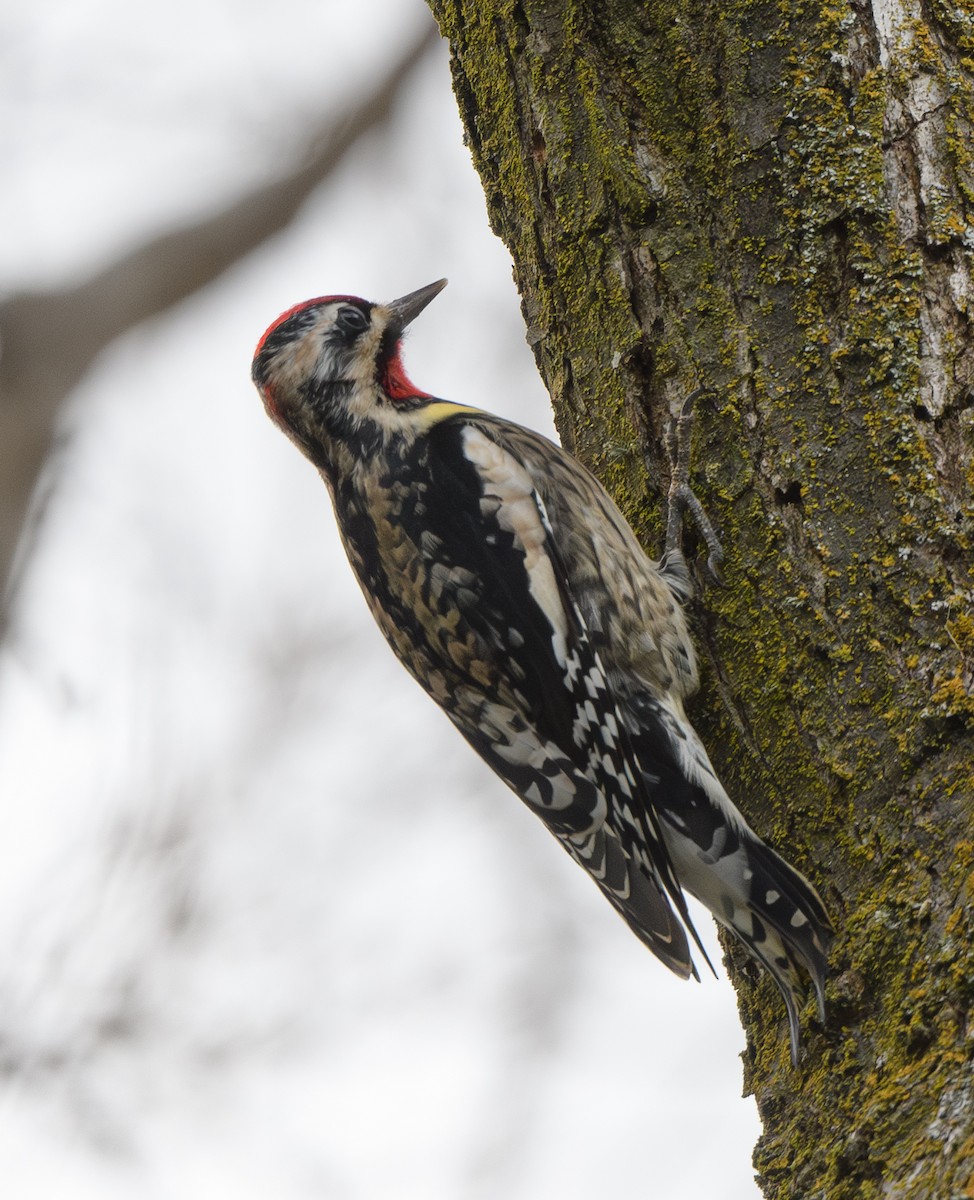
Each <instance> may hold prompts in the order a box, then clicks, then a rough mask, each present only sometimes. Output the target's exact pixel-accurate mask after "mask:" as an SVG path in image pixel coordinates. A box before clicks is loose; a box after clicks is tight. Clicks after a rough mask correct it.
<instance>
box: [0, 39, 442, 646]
mask: <svg viewBox="0 0 974 1200" xmlns="http://www.w3.org/2000/svg"><path fill="white" fill-rule="evenodd" d="M438 40H439V39H438V34H437V30H436V26H435V25H434V24H433V23H432V21H427V22H424V24H423V26H422V29H421V32H420V33H419V36H417V37H416V38H415V39H414V40H413V41H412V42H410V43H409V44H408V45H407V48H406V51H405V53H404V54H403V55H402V56H401V58H399V60H398V61H397V62H396V63H395V64H394V65H393V66H392V68H391V70H389V71H388V73H387V74H385V75H384V76H382V77H381V78H380V79H379V82H378V83H377V84H376V86H375V87H373V88H372V90H371V91H370V92H368V93H367V94H366V95H365V96H364V97H363V98H361V99H359V100H357V102H356V103H354V104H353V105H350V106H349V108H348V109H347V111H345V112H343V113H342V114H341V115H340V116H338V117H337V118H330V119H329V120H327V121H325V122H323V123H322V124H321V126H320V127H319V128H318V130H317V131H315V132H314V133H313V135H312V137H311V138H310V140H309V145H308V149H307V151H306V152H305V154H304V156H303V157H302V158H301V160H300V161H299V162H298V164H297V165H296V166H295V167H293V168H292V169H291V170H289V171H288V172H287V173H286V174H284V175H281V176H280V177H279V178H277V179H274V180H272V181H271V182H269V183H262V184H260V185H258V186H257V187H255V188H254V189H253V190H252V191H250V192H249V193H247V194H246V195H244V196H241V197H239V198H237V199H234V200H233V201H232V202H231V203H230V204H228V205H226V207H224V208H221V209H219V210H218V211H216V212H211V213H210V214H208V215H207V216H204V217H203V218H202V219H200V220H198V221H194V222H192V223H190V224H187V225H184V226H183V227H182V228H179V229H175V230H173V231H171V232H169V233H164V234H161V235H158V236H155V237H152V238H150V239H149V240H148V241H146V242H144V243H142V244H141V245H139V246H137V247H136V248H135V249H134V250H131V251H130V252H128V253H127V254H124V255H122V256H121V257H120V258H117V259H116V260H115V261H114V262H112V263H109V265H108V266H106V267H104V268H102V269H101V270H99V271H96V272H95V274H93V275H91V276H90V277H89V278H87V279H84V280H83V281H82V282H81V283H78V284H74V285H72V286H68V287H64V288H57V289H53V290H48V291H42V292H24V293H21V294H19V295H14V296H11V297H9V298H8V299H6V300H4V301H3V302H2V303H0V597H2V604H3V608H2V610H0V632H2V631H3V630H4V628H5V624H6V621H5V614H6V612H7V611H8V609H9V605H10V603H11V601H12V598H13V593H14V591H15V590H16V578H17V575H18V574H19V573H20V570H21V569H22V566H23V564H24V562H25V561H26V559H27V557H28V556H29V552H30V547H31V545H32V543H33V541H34V539H35V537H36V534H37V530H38V527H39V525H40V522H41V520H42V517H43V513H44V510H45V504H44V502H43V498H42V497H41V496H39V495H37V494H36V489H37V483H38V480H39V478H40V475H41V471H42V469H43V467H44V464H45V462H46V461H47V458H48V455H49V454H50V452H51V449H52V447H53V445H54V441H55V433H56V429H57V424H58V415H59V413H60V411H61V407H62V404H63V402H64V400H65V398H66V397H67V396H68V395H69V394H70V392H71V391H72V389H73V388H74V387H75V386H76V385H77V384H78V382H79V381H80V380H81V378H82V377H83V376H84V373H85V372H86V371H87V369H88V367H89V366H90V365H91V363H92V361H93V360H94V359H95V357H96V356H97V355H98V353H99V352H100V351H101V350H102V349H104V347H105V346H107V345H108V344H109V343H110V342H111V341H113V340H114V339H115V338H117V337H119V336H120V335H121V334H122V333H124V332H125V331H126V330H128V329H130V328H131V327H132V326H134V325H136V324H138V323H139V322H140V321H145V320H147V319H149V318H150V317H154V316H157V315H158V314H159V313H161V312H163V311H165V310H166V309H167V308H169V307H171V306H172V305H174V304H176V303H177V302H178V301H180V300H183V299H185V298H186V297H187V296H189V295H191V294H192V293H193V292H195V291H197V290H198V289H200V288H202V287H203V286H205V285H206V284H208V283H210V282H211V281H212V280H214V279H216V278H217V276H219V275H220V274H221V273H222V272H224V271H225V270H227V269H228V268H229V267H231V266H232V265H233V264H234V263H235V262H237V261H238V260H239V259H240V258H242V257H243V256H244V255H245V254H247V253H248V252H249V251H251V250H253V249H254V248H255V247H256V246H258V245H259V244H260V243H261V242H262V241H264V240H265V239H266V238H268V237H270V236H271V235H272V234H274V233H276V232H278V231H279V230H281V229H283V228H284V227H285V226H286V225H287V224H288V223H289V222H290V221H291V220H292V218H293V217H294V216H295V214H296V213H297V212H298V210H299V209H300V207H301V205H302V204H303V203H304V201H305V200H306V199H307V197H308V196H309V194H310V193H311V192H312V191H314V189H315V188H317V187H318V186H319V184H321V183H322V182H323V181H324V180H326V179H327V178H328V176H329V175H330V174H331V173H332V172H333V171H334V170H335V168H336V167H337V166H338V165H339V164H340V163H341V161H342V160H343V158H344V157H345V155H346V154H347V153H348V151H349V150H350V149H351V148H352V147H353V146H354V145H355V144H356V143H357V142H358V141H359V140H360V139H362V138H363V137H365V136H366V135H367V134H369V133H371V132H373V131H374V130H376V129H377V128H378V127H380V126H382V125H383V124H385V123H386V122H387V121H388V120H389V118H390V116H391V114H392V113H393V112H394V110H395V107H396V102H397V100H398V98H399V97H400V95H401V93H402V90H403V88H404V87H405V85H406V84H407V83H408V82H409V80H410V79H411V78H412V77H413V75H414V73H415V72H416V70H417V68H418V67H419V65H420V63H421V62H422V61H423V59H424V58H425V56H426V55H427V53H428V52H429V50H430V49H431V48H432V47H433V46H434V45H435V44H436V43H437V41H438ZM32 496H33V497H35V502H34V504H33V505H32V504H31V497H32ZM15 555H16V565H15Z"/></svg>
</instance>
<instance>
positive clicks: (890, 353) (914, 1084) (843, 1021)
mask: <svg viewBox="0 0 974 1200" xmlns="http://www.w3.org/2000/svg"><path fill="white" fill-rule="evenodd" d="M430 3H431V7H432V8H433V11H434V13H435V15H436V17H437V19H438V21H439V23H440V27H441V31H442V32H443V33H444V34H445V35H446V36H447V37H448V38H449V39H450V43H451V47H452V61H453V70H454V82H455V89H456V93H457V96H458V99H459V104H460V109H461V112H462V115H463V119H464V122H465V125H466V130H467V135H468V139H469V144H470V148H471V150H472V153H473V157H474V161H475V163H476V165H477V168H478V169H479V171H480V174H481V176H482V178H483V182H484V187H485V190H486V195H487V202H488V207H489V211H490V214H491V219H492V221H493V223H494V227H495V229H496V231H497V233H498V234H499V235H500V236H501V237H502V238H503V239H504V241H505V242H506V243H507V245H508V246H509V247H510V250H511V252H512V254H513V257H514V263H515V272H516V277H517V282H518V286H519V288H520V292H521V296H522V298H523V308H524V314H525V317H526V321H527V325H528V336H529V340H530V342H531V344H532V345H533V347H534V350H535V354H536V357H537V361H538V365H539V367H540V369H541V372H542V374H543V376H544V378H545V380H546V382H547V384H548V386H549V388H550V390H551V394H552V398H553V401H554V405H555V411H556V415H557V422H558V426H559V429H560V432H561V435H562V437H563V439H564V441H565V443H566V444H567V445H568V446H569V447H570V448H572V449H573V450H574V451H575V452H576V453H577V454H578V455H579V456H580V457H581V458H582V459H583V460H584V461H586V462H587V463H588V464H589V465H590V466H592V467H593V468H594V469H595V470H596V471H597V472H598V474H599V475H600V476H601V477H602V479H603V480H604V481H606V482H607V483H608V484H609V486H610V487H611V488H612V490H613V491H614V493H615V495H616V497H617V498H618V499H619V501H620V502H621V504H622V506H623V508H624V510H625V511H626V512H627V514H628V516H629V517H630V518H631V519H632V520H633V523H634V524H635V526H636V528H637V529H638V530H639V531H640V532H641V533H642V534H643V535H645V537H646V542H647V545H648V546H650V547H651V548H652V547H654V546H655V547H658V545H659V537H660V533H661V511H662V505H661V503H660V498H661V494H662V492H663V491H664V490H665V487H666V484H667V480H668V463H667V459H666V454H665V449H664V447H665V437H664V433H665V427H666V423H667V416H668V414H669V413H670V412H671V411H672V410H673V409H674V408H675V406H676V405H677V403H678V402H679V400H680V399H681V398H682V397H683V396H684V395H686V394H687V393H688V392H689V391H690V390H691V389H692V388H694V387H696V386H698V385H700V384H707V385H709V386H711V387H713V388H714V389H715V396H714V398H713V399H712V401H711V402H709V403H707V402H702V403H701V405H700V407H699V409H698V414H697V437H696V445H695V454H694V462H695V473H696V479H695V483H696V485H697V489H698V494H700V495H701V497H702V498H703V500H704V502H705V504H706V505H707V507H708V509H709V512H710V515H711V517H712V518H713V519H714V520H715V522H716V523H717V525H718V527H719V528H720V529H721V531H722V536H723V541H724V545H725V549H726V551H727V556H728V557H727V562H726V566H725V574H726V579H727V584H728V586H727V588H726V589H724V590H716V589H711V590H709V591H708V592H707V593H706V594H705V595H704V597H703V599H702V601H701V603H700V604H699V606H698V612H697V623H698V630H699V634H700V638H701V641H702V643H703V645H704V647H705V650H706V657H707V677H706V681H705V686H704V692H703V696H702V698H701V700H700V702H699V703H698V705H697V708H696V711H695V713H694V717H695V719H696V721H697V722H698V724H699V725H700V726H702V727H703V733H704V734H705V740H706V741H707V742H708V744H709V745H710V747H711V749H712V753H713V757H714V759H715V762H716V765H717V767H718V770H719V772H720V773H721V774H722V776H723V777H724V779H725V782H726V783H727V785H728V787H729V790H730V791H731V793H732V794H734V795H735V796H736V797H737V798H738V800H739V801H740V802H741V803H742V805H743V807H744V808H745V810H746V812H747V813H748V815H749V817H750V818H751V820H752V822H753V823H754V824H755V825H756V827H757V828H758V829H759V830H760V831H761V832H763V833H764V834H765V835H767V836H768V837H769V838H770V839H771V840H772V841H773V842H775V843H776V844H777V845H778V846H779V847H781V848H782V849H783V850H784V851H785V852H786V853H787V855H788V857H790V858H791V859H792V860H793V861H795V862H796V863H797V864H798V865H799V866H801V867H802V868H804V869H805V870H806V871H807V872H808V874H809V875H810V876H811V878H812V879H813V880H814V881H815V882H816V883H817V884H818V885H819V886H820V888H821V890H822V893H823V896H824V897H825V899H826V902H827V904H828V905H829V907H830V909H831V911H832V914H833V917H834V920H835V924H836V927H837V930H838V935H839V936H838V940H837V944H836V947H835V950H834V953H833V969H832V979H831V982H830V985H829V989H828V1025H827V1028H826V1029H825V1030H821V1029H818V1028H817V1027H816V1026H815V1024H814V1020H813V1013H812V1010H811V1007H809V1009H808V1010H807V1012H806V1014H805V1023H806V1028H807V1029H808V1030H809V1032H808V1033H807V1035H806V1039H805V1048H804V1055H803V1061H802V1063H801V1066H800V1067H799V1069H797V1070H793V1069H792V1068H791V1067H790V1065H789V1061H788V1048H787V1037H786V1036H785V1031H784V1024H783V1012H782V1009H781V1005H780V1002H779V999H778V997H777V995H775V994H774V991H773V988H772V986H771V984H770V983H769V982H768V981H767V980H761V981H759V980H757V979H756V978H755V976H754V974H753V972H752V971H751V969H750V967H749V965H748V964H747V963H746V962H745V961H744V958H743V956H742V955H739V954H738V953H737V952H732V953H731V958H732V962H731V969H732V975H733V977H734V978H735V981H736V982H737V984H738V989H739V997H740V1007H741V1013H742V1018H743V1020H744V1023H745V1027H746V1029H747V1033H748V1041H749V1044H748V1050H747V1053H746V1056H745V1058H746V1063H745V1069H746V1085H747V1086H748V1087H749V1088H750V1089H752V1090H753V1091H754V1092H755V1094H756V1096H757V1101H758V1105H759V1108H760V1111H761V1114H762V1117H763V1121H764V1134H763V1136H762V1138H761V1141H760V1143H759V1145H758V1147H757V1149H756V1152H755V1163H756V1166H757V1168H758V1172H759V1178H760V1182H761V1184H762V1186H763V1188H764V1190H765V1193H766V1195H767V1196H769V1197H802V1198H803V1200H810V1198H812V1197H828V1198H829V1200H843V1198H849V1200H852V1197H855V1198H856V1200H868V1198H869V1197H874V1196H876V1197H878V1196H884V1197H911V1198H912V1197H936V1198H937V1200H944V1198H946V1197H961V1196H974V1073H972V1070H971V1050H972V1044H974V1041H972V1038H974V1030H972V1025H971V1011H970V1010H971V1001H972V996H974V919H972V911H971V907H970V904H971V890H972V888H974V829H972V820H971V817H972V807H974V732H972V730H974V697H972V670H974V616H972V610H971V596H972V591H971V587H972V581H971V573H970V568H971V535H972V528H974V511H972V506H971V488H972V483H974V468H972V456H974V380H972V376H974V346H972V328H971V321H970V312H971V304H972V299H974V293H972V286H971V258H972V247H974V228H972V225H971V207H972V205H974V151H972V142H971V125H970V121H971V114H972V112H974V108H972V98H974V16H972V12H971V9H970V7H967V8H966V10H964V9H963V8H962V6H959V5H958V6H950V5H947V4H946V3H945V2H944V0H925V2H924V3H923V4H922V5H921V6H918V7H913V6H911V7H910V8H909V9H908V8H907V6H905V5H903V4H902V3H901V0H872V3H871V4H870V3H869V2H868V0H856V2H855V3H848V2H847V0H836V2H835V3H822V0H812V2H803V0H781V2H778V3H771V2H765V0H755V2H749V0H737V2H735V0H729V2H726V3H721V4H713V3H709V2H706V0H689V2H688V0H650V2H648V3H634V2H633V0H599V3H588V4H586V3H583V2H582V0H496V2H494V3H490V4H484V3H482V2H481V0H430ZM691 549H692V545H691Z"/></svg>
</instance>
